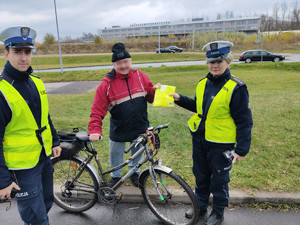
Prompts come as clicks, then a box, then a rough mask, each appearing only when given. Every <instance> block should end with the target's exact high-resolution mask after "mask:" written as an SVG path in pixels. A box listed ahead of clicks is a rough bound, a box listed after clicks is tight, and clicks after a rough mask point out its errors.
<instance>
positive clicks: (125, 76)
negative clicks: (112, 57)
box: [115, 69, 133, 79]
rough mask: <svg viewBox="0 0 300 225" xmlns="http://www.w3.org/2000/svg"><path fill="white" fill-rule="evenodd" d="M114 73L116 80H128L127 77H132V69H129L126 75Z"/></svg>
mask: <svg viewBox="0 0 300 225" xmlns="http://www.w3.org/2000/svg"><path fill="white" fill-rule="evenodd" d="M115 73H116V78H118V79H126V78H129V77H131V76H132V74H133V69H130V70H129V73H128V74H121V73H118V72H117V71H116V70H115Z"/></svg>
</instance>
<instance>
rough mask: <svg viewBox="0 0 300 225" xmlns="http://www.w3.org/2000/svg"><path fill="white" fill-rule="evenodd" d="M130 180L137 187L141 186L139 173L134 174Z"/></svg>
mask: <svg viewBox="0 0 300 225" xmlns="http://www.w3.org/2000/svg"><path fill="white" fill-rule="evenodd" d="M130 180H131V182H132V184H133V185H134V186H135V187H138V186H139V175H138V174H137V173H134V174H132V175H131V177H130Z"/></svg>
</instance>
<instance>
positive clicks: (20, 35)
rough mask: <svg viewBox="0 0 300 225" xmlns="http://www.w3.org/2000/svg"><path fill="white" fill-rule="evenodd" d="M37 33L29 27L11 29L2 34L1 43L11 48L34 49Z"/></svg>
mask: <svg viewBox="0 0 300 225" xmlns="http://www.w3.org/2000/svg"><path fill="white" fill-rule="evenodd" d="M35 38H36V31H35V30H34V29H32V28H29V27H22V26H17V27H9V28H7V29H5V30H3V31H2V32H1V33H0V41H2V42H4V45H5V47H9V48H34V40H35Z"/></svg>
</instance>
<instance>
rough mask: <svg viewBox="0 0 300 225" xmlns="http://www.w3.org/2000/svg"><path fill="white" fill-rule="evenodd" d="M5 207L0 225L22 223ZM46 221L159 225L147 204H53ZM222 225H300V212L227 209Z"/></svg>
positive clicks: (68, 224)
mask: <svg viewBox="0 0 300 225" xmlns="http://www.w3.org/2000/svg"><path fill="white" fill-rule="evenodd" d="M8 205H9V204H8V203H2V204H0V217H1V219H0V224H1V225H19V224H20V225H21V224H23V223H22V221H21V218H20V216H19V214H18V212H17V204H16V202H15V201H12V205H11V209H10V210H8V211H6V207H7V206H8ZM49 219H50V224H51V225H83V224H86V225H100V224H101V225H120V224H121V225H131V224H134V225H162V223H161V222H160V221H159V220H158V219H157V218H156V217H155V215H154V214H152V212H151V211H150V209H149V208H148V207H147V206H146V204H141V203H130V204H129V203H120V204H117V205H100V204H96V205H95V206H94V207H93V208H91V209H90V210H88V211H86V212H84V213H81V214H74V213H68V212H65V211H64V210H63V209H61V208H59V207H58V206H57V205H53V207H52V209H51V211H50V212H49ZM204 219H205V218H201V219H200V220H199V222H198V225H200V224H203V221H204ZM222 225H300V213H299V212H294V211H287V212H276V211H270V210H262V211H255V210H253V209H247V208H240V207H237V208H233V209H229V210H228V209H226V211H225V219H224V221H223V223H222Z"/></svg>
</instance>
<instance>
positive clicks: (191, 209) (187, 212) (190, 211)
mask: <svg viewBox="0 0 300 225" xmlns="http://www.w3.org/2000/svg"><path fill="white" fill-rule="evenodd" d="M206 212H207V210H202V209H200V210H199V214H200V216H204V215H205V214H206ZM193 216H194V210H193V208H190V209H189V210H188V211H186V212H185V217H186V218H188V219H192V218H193Z"/></svg>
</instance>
